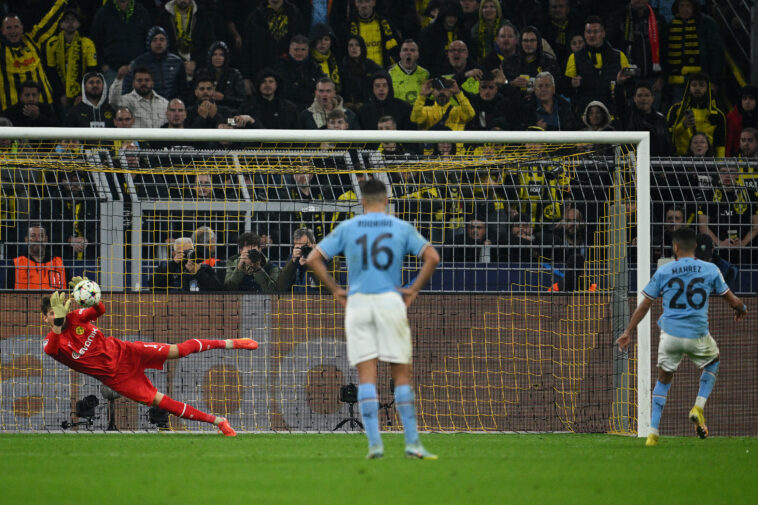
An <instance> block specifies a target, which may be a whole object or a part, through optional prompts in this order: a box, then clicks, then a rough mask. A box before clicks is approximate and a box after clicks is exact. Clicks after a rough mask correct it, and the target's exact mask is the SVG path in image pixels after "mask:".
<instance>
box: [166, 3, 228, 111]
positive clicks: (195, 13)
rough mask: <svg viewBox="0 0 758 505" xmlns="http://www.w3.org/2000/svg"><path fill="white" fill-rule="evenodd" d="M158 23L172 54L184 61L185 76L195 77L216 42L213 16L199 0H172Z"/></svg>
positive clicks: (167, 4)
mask: <svg viewBox="0 0 758 505" xmlns="http://www.w3.org/2000/svg"><path fill="white" fill-rule="evenodd" d="M156 24H157V25H160V26H162V27H163V29H164V30H166V34H167V36H168V48H169V49H170V50H171V52H172V53H175V54H177V55H179V57H181V59H182V60H183V61H184V73H185V75H186V76H192V75H193V74H194V73H195V70H196V69H197V68H198V67H199V66H200V65H202V62H203V60H204V59H205V56H206V53H207V51H208V46H210V45H211V42H213V41H214V40H216V33H215V29H214V26H213V17H212V15H211V13H210V12H209V11H208V10H207V9H205V8H203V6H202V5H198V3H197V2H196V1H195V0H171V1H169V2H166V4H165V5H164V6H163V9H162V10H161V12H160V15H159V16H158V18H157V20H156ZM167 98H169V97H167ZM170 98H176V97H170Z"/></svg>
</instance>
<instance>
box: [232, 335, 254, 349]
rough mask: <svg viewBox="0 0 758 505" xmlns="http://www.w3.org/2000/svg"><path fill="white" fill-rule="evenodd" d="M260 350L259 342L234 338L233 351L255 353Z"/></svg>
mask: <svg viewBox="0 0 758 505" xmlns="http://www.w3.org/2000/svg"><path fill="white" fill-rule="evenodd" d="M257 348H258V342H256V341H255V340H253V339H252V338H233V339H232V349H247V350H249V351H254V350H256V349H257Z"/></svg>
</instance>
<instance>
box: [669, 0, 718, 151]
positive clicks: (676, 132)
mask: <svg viewBox="0 0 758 505" xmlns="http://www.w3.org/2000/svg"><path fill="white" fill-rule="evenodd" d="M687 1H689V0H687ZM686 89H687V91H686V92H685V93H684V97H683V98H682V101H681V102H677V103H675V104H674V105H672V106H671V108H670V109H669V111H668V114H667V115H666V121H667V122H668V125H669V131H671V137H672V141H673V144H674V148H675V149H676V153H677V154H678V155H680V156H681V155H683V154H685V153H686V152H687V146H688V145H689V142H690V138H691V137H692V136H693V135H694V134H695V132H703V133H705V134H706V135H707V136H708V140H709V141H710V143H711V144H712V145H713V146H714V151H715V153H716V156H717V157H723V156H724V155H725V154H726V116H724V113H723V112H721V109H719V108H718V106H717V105H716V99H715V98H713V95H712V88H711V85H710V79H709V78H708V76H707V75H705V74H703V73H696V74H692V75H690V76H689V81H688V83H687V88H686Z"/></svg>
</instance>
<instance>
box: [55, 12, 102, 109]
mask: <svg viewBox="0 0 758 505" xmlns="http://www.w3.org/2000/svg"><path fill="white" fill-rule="evenodd" d="M58 26H59V28H60V31H59V32H58V34H57V35H54V36H53V37H50V40H48V41H47V44H46V46H45V48H46V50H45V54H46V57H47V58H46V64H47V76H48V78H49V79H50V82H51V84H52V85H53V94H54V95H55V96H56V97H57V99H58V100H57V102H58V103H59V104H61V105H62V106H63V107H71V106H72V105H73V104H74V99H75V98H76V97H78V96H79V95H81V94H82V84H81V83H82V79H83V78H84V75H85V74H86V73H87V72H91V71H94V70H97V53H96V51H95V43H94V42H92V39H90V38H89V37H83V36H81V35H80V34H79V27H80V26H81V23H80V22H79V14H78V12H77V11H76V9H66V10H65V12H64V13H63V16H61V20H60V22H59V24H58Z"/></svg>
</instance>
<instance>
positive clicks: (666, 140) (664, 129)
mask: <svg viewBox="0 0 758 505" xmlns="http://www.w3.org/2000/svg"><path fill="white" fill-rule="evenodd" d="M654 101H655V96H654V95H653V88H652V86H651V85H649V84H646V83H639V84H637V85H636V88H635V90H634V96H633V98H632V104H631V106H629V107H628V109H629V112H628V113H627V114H626V123H625V124H626V127H625V129H626V130H628V131H649V132H650V155H651V156H670V155H671V154H672V153H673V146H672V145H671V134H670V133H669V129H668V124H667V123H666V118H665V117H664V116H663V114H661V113H660V112H658V111H656V110H654V109H653V102H654Z"/></svg>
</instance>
